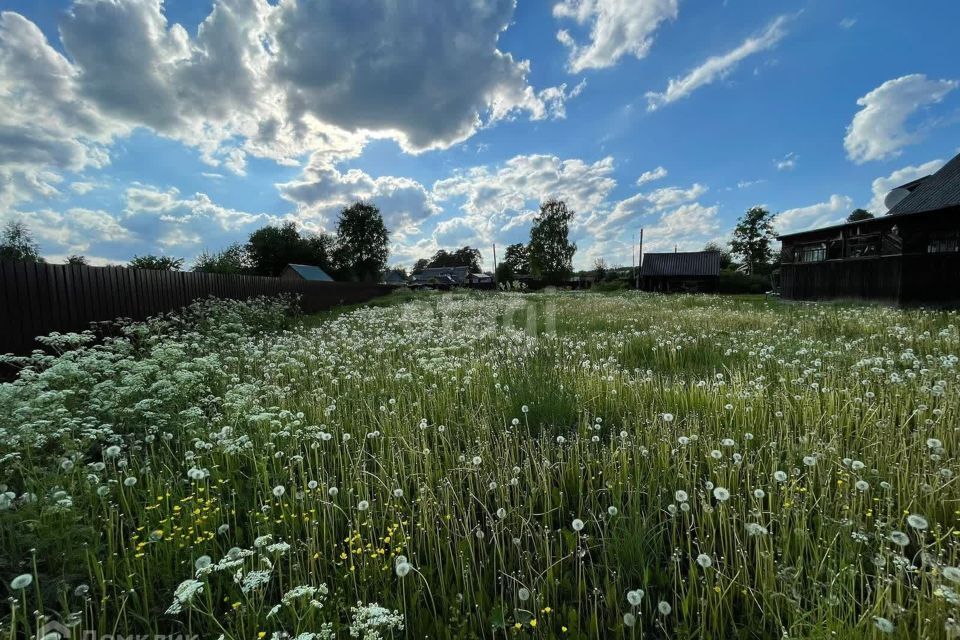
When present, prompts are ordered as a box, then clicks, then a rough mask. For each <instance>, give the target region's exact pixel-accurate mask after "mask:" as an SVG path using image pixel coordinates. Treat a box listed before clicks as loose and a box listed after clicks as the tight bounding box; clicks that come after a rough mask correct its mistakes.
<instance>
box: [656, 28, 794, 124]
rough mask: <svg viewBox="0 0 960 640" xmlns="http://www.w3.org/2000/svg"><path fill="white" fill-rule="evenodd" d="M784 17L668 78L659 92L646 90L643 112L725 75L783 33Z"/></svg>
mask: <svg viewBox="0 0 960 640" xmlns="http://www.w3.org/2000/svg"><path fill="white" fill-rule="evenodd" d="M788 19H789V18H788V16H780V17H778V18H777V19H775V20H774V21H773V22H771V23H770V24H769V25H767V28H766V29H764V30H763V31H762V32H760V33H759V34H757V35H754V36H750V37H749V38H747V39H746V40H744V41H743V42H742V43H741V44H740V46H738V47H736V48H735V49H732V50H730V51H728V52H726V53H724V54H723V55H719V56H711V57H709V58H707V59H706V60H705V61H704V62H703V64H701V65H700V66H698V67H697V68H695V69H694V70H693V71H691V72H690V73H688V74H687V75H685V76H683V77H680V78H671V79H670V81H669V82H668V83H667V88H666V89H665V90H664V91H663V92H662V93H657V92H655V91H650V92H647V94H646V97H647V111H656V110H657V109H659V108H660V107H663V106H665V105H668V104H670V103H671V102H676V101H677V100H680V99H681V98H686V97H687V96H689V95H690V94H691V93H693V92H694V91H696V90H697V89H699V88H700V87H703V86H705V85H708V84H711V83H713V82H714V81H716V80H717V79H720V78H724V77H726V76H727V75H728V74H729V73H730V72H731V71H733V70H734V69H735V68H736V67H737V65H738V64H739V63H740V62H741V61H742V60H744V59H745V58H748V57H749V56H752V55H754V54H757V53H760V52H761V51H766V50H767V49H770V48H771V47H773V46H774V45H775V44H777V43H778V42H780V40H781V39H783V37H784V36H785V35H786V34H787V31H786V29H785V28H784V27H785V26H786V23H787V21H788Z"/></svg>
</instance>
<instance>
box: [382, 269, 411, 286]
mask: <svg viewBox="0 0 960 640" xmlns="http://www.w3.org/2000/svg"><path fill="white" fill-rule="evenodd" d="M383 282H384V284H393V285H398V284H406V283H407V274H405V273H404V272H403V271H401V270H400V269H390V270H389V271H387V272H386V273H385V274H384V275H383Z"/></svg>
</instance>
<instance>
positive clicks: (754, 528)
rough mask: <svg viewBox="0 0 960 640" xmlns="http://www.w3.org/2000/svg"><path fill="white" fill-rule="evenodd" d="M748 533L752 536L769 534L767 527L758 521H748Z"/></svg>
mask: <svg viewBox="0 0 960 640" xmlns="http://www.w3.org/2000/svg"><path fill="white" fill-rule="evenodd" d="M746 530H747V534H748V535H751V536H765V535H767V528H766V527H764V526H763V525H761V524H759V523H756V522H748V523H747V526H746Z"/></svg>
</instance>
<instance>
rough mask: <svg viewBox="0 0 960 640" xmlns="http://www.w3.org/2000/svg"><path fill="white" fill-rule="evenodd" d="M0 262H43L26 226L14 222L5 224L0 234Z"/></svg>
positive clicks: (38, 248)
mask: <svg viewBox="0 0 960 640" xmlns="http://www.w3.org/2000/svg"><path fill="white" fill-rule="evenodd" d="M0 260H21V261H23V262H43V258H41V257H40V247H39V245H37V243H36V241H35V240H34V239H33V234H32V233H30V229H29V228H28V227H27V225H25V224H24V223H22V222H19V221H16V220H12V221H10V222H8V223H7V224H6V226H5V227H4V228H3V231H2V232H0Z"/></svg>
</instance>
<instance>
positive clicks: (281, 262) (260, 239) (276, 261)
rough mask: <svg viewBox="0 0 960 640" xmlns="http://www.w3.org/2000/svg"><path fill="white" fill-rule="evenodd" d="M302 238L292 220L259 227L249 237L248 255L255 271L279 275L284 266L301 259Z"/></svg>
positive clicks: (260, 273)
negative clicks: (276, 224)
mask: <svg viewBox="0 0 960 640" xmlns="http://www.w3.org/2000/svg"><path fill="white" fill-rule="evenodd" d="M300 254H301V239H300V234H299V233H298V232H297V227H296V225H295V224H293V223H292V222H287V223H285V224H283V225H281V226H273V225H268V226H266V227H262V228H260V229H257V230H256V231H254V232H253V233H251V234H250V237H249V238H248V239H247V256H248V258H249V260H250V264H251V267H252V268H253V271H254V273H256V274H258V275H261V276H273V277H276V276H279V275H280V272H281V271H283V270H284V268H285V267H286V266H287V265H288V264H290V263H291V262H292V263H298V262H299V261H300Z"/></svg>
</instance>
